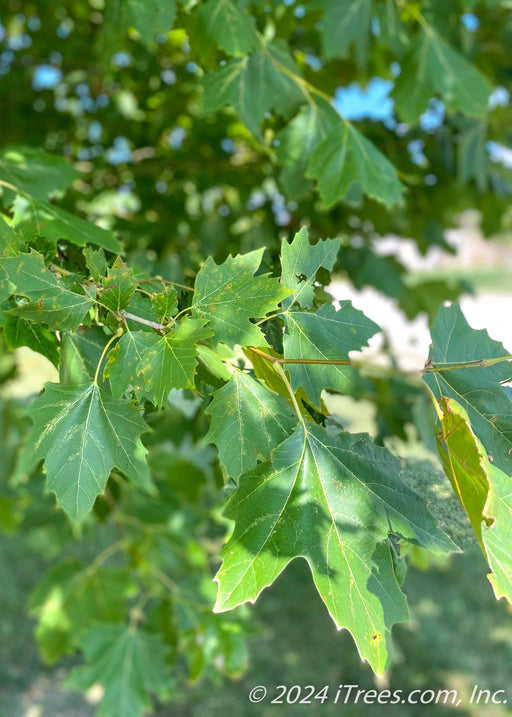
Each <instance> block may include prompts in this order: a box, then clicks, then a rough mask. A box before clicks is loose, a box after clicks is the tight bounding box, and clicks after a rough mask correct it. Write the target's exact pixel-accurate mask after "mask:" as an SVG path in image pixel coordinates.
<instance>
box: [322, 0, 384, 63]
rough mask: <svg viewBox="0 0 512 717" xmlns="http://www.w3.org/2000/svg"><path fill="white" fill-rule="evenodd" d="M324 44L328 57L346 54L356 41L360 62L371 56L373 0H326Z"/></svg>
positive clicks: (323, 25) (324, 1)
mask: <svg viewBox="0 0 512 717" xmlns="http://www.w3.org/2000/svg"><path fill="white" fill-rule="evenodd" d="M322 5H324V6H325V13H324V16H323V23H322V44H323V49H324V54H325V56H326V57H328V58H332V57H339V56H340V55H342V56H343V55H345V54H346V51H347V49H348V48H349V46H350V45H351V44H352V43H355V52H356V58H357V62H358V64H359V65H365V64H366V62H367V59H368V45H369V40H370V21H371V18H372V7H373V2H372V0H323V1H322Z"/></svg>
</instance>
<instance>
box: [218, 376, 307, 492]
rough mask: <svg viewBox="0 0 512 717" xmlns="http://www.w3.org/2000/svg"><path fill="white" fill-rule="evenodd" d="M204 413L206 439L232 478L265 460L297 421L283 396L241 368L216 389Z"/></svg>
mask: <svg viewBox="0 0 512 717" xmlns="http://www.w3.org/2000/svg"><path fill="white" fill-rule="evenodd" d="M206 413H207V414H208V415H209V416H211V420H212V422H211V426H210V430H209V431H208V433H207V435H206V436H205V440H206V441H209V442H210V443H215V444H216V446H217V449H218V451H219V458H220V460H221V463H222V465H223V466H224V468H225V469H226V473H227V475H228V476H231V477H232V478H237V477H238V476H239V475H240V473H243V472H244V471H246V470H248V469H249V468H253V467H254V466H255V465H256V464H257V462H258V460H267V458H269V456H270V452H271V451H272V449H273V448H275V447H276V446H277V445H279V443H281V442H282V441H283V440H284V439H285V438H286V437H287V436H288V435H289V434H290V433H291V431H292V429H293V428H294V427H295V423H296V419H295V418H294V413H293V410H292V408H291V406H290V404H289V403H288V402H287V401H286V400H285V399H284V398H282V397H281V396H279V395H277V394H276V393H274V391H271V390H270V389H269V388H267V387H266V386H265V384H264V383H261V382H260V381H257V380H256V379H254V378H252V377H251V376H249V374H246V373H243V372H242V371H235V373H234V374H233V376H232V377H231V379H230V380H229V381H228V382H227V383H226V385H225V386H223V387H222V388H220V389H219V390H218V391H215V393H214V394H213V400H212V402H211V403H210V405H209V406H208V408H207V409H206Z"/></svg>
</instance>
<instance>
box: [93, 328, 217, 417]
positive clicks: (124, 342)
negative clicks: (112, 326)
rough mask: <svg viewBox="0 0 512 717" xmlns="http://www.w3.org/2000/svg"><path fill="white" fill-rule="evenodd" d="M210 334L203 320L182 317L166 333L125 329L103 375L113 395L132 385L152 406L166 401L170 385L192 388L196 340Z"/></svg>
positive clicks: (195, 360) (109, 356) (119, 394)
mask: <svg viewBox="0 0 512 717" xmlns="http://www.w3.org/2000/svg"><path fill="white" fill-rule="evenodd" d="M210 336H211V331H210V330H209V329H208V328H205V327H204V326H203V322H201V321H195V320H194V319H185V320H184V321H182V322H181V323H180V324H179V325H178V326H177V327H175V328H173V329H172V330H171V331H169V332H168V333H166V334H163V335H161V334H157V333H155V332H153V331H151V332H149V331H127V332H126V333H125V334H124V335H123V336H122V337H121V339H120V340H119V341H118V343H117V344H116V346H115V347H114V348H113V349H112V350H111V351H110V352H109V354H108V360H107V365H106V367H105V371H104V377H105V378H109V379H110V385H111V386H112V393H113V394H114V396H122V395H123V394H124V393H126V391H127V390H128V389H129V388H130V387H132V388H133V389H135V391H136V393H137V394H139V395H141V396H145V397H146V398H149V399H150V400H151V401H152V402H153V403H154V404H155V406H162V405H164V403H165V402H166V399H167V396H168V395H169V392H170V391H171V389H173V388H194V375H195V371H196V367H197V355H196V354H197V347H196V344H197V342H198V341H204V340H206V339H208V338H209V337H210Z"/></svg>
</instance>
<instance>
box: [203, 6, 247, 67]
mask: <svg viewBox="0 0 512 717" xmlns="http://www.w3.org/2000/svg"><path fill="white" fill-rule="evenodd" d="M197 17H198V21H199V28H198V29H199V40H200V42H201V48H202V52H203V55H204V54H206V53H205V45H206V48H207V49H208V45H212V44H214V43H215V44H216V45H217V46H218V47H220V48H221V49H222V50H224V51H225V52H227V53H228V55H237V56H242V55H245V54H247V53H249V52H251V51H252V50H255V49H256V48H257V47H258V45H259V41H258V37H257V35H256V31H255V28H254V20H253V19H252V17H251V16H250V15H248V14H247V13H246V12H245V11H244V9H243V8H241V7H240V6H239V4H238V3H237V2H233V0H209V2H207V3H205V4H204V5H203V6H202V7H201V8H200V10H199V12H198V14H197Z"/></svg>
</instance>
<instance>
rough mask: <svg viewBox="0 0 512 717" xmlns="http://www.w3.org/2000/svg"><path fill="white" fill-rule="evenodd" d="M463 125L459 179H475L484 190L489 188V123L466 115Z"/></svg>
mask: <svg viewBox="0 0 512 717" xmlns="http://www.w3.org/2000/svg"><path fill="white" fill-rule="evenodd" d="M461 125H462V126H461V133H460V141H459V146H458V153H457V154H458V156H457V159H458V162H457V170H458V176H459V180H460V181H461V182H464V183H466V182H469V181H471V180H472V179H474V180H475V183H476V185H477V187H478V189H479V190H480V191H481V192H483V191H485V190H486V189H487V171H488V169H489V154H488V152H487V148H486V144H487V125H486V124H485V122H481V121H479V120H475V119H472V118H471V117H464V118H463V122H462V123H461Z"/></svg>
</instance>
